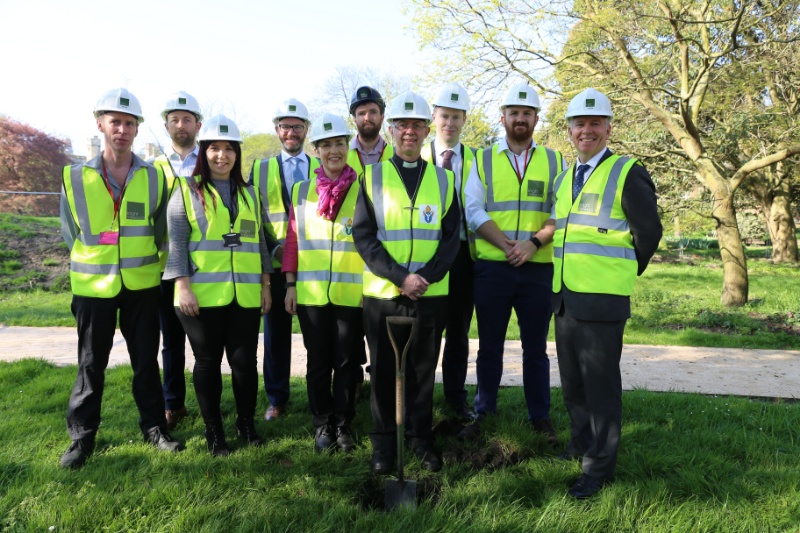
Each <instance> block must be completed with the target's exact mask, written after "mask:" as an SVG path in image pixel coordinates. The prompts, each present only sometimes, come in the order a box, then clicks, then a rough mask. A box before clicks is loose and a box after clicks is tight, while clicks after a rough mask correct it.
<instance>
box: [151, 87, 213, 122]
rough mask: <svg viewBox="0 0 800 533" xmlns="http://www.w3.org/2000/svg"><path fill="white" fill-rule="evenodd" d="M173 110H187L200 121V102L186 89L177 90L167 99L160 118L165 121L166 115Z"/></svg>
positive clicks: (201, 116) (201, 115)
mask: <svg viewBox="0 0 800 533" xmlns="http://www.w3.org/2000/svg"><path fill="white" fill-rule="evenodd" d="M173 111H187V112H189V113H191V114H193V115H194V116H195V117H197V120H198V121H200V122H202V120H203V114H202V113H201V112H200V104H199V103H197V99H196V98H195V97H194V96H192V95H191V94H189V93H187V92H186V91H178V92H176V93H175V94H173V95H172V96H170V97H169V98H168V99H167V103H166V104H165V105H164V110H163V111H162V112H161V118H163V119H164V122H166V121H167V115H169V114H170V113H171V112H173Z"/></svg>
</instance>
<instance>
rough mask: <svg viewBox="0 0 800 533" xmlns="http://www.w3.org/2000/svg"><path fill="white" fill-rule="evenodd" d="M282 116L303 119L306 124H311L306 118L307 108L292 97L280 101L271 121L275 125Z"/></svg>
mask: <svg viewBox="0 0 800 533" xmlns="http://www.w3.org/2000/svg"><path fill="white" fill-rule="evenodd" d="M282 118H299V119H300V120H302V121H304V122H305V123H306V125H308V124H311V121H310V120H309V119H308V109H306V106H305V105H303V103H302V102H300V101H299V100H295V99H294V98H289V99H288V100H284V101H283V102H281V104H280V105H279V106H278V108H277V109H276V110H275V116H274V117H272V123H273V124H275V125H276V126H277V125H278V122H280V120H281V119H282Z"/></svg>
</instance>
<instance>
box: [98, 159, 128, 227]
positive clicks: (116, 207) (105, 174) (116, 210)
mask: <svg viewBox="0 0 800 533" xmlns="http://www.w3.org/2000/svg"><path fill="white" fill-rule="evenodd" d="M132 168H133V158H131V166H130V167H128V173H127V174H126V175H125V184H124V185H123V186H122V190H121V191H120V193H119V198H118V199H116V200H115V199H114V192H113V191H112V190H111V183H110V182H109V181H108V172H107V171H106V162H105V161H103V178H104V179H105V184H106V189H108V194H109V195H110V196H111V201H112V202H114V218H112V219H111V227H114V221H115V220H117V215H118V214H119V208H120V206H121V205H122V197H123V195H124V194H125V189H126V188H127V187H128V174H130V173H131V169H132Z"/></svg>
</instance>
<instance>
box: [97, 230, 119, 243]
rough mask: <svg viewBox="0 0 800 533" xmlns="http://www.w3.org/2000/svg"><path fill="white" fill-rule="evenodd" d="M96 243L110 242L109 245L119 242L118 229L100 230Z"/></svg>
mask: <svg viewBox="0 0 800 533" xmlns="http://www.w3.org/2000/svg"><path fill="white" fill-rule="evenodd" d="M97 243H98V244H111V245H116V244H119V232H118V231H101V232H100V240H99V241H98V242H97Z"/></svg>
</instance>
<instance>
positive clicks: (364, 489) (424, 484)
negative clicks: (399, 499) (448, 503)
mask: <svg viewBox="0 0 800 533" xmlns="http://www.w3.org/2000/svg"><path fill="white" fill-rule="evenodd" d="M406 478H407V479H411V478H409V477H408V476H406ZM387 479H396V477H395V476H389V477H387V476H374V475H373V476H370V477H369V478H368V479H367V480H366V481H365V482H364V484H362V485H361V487H359V490H358V496H357V500H358V504H359V505H360V506H361V509H362V510H364V511H385V510H386V488H385V486H386V480H387ZM414 481H415V482H416V484H417V505H419V504H420V503H422V502H425V503H427V504H429V505H431V506H432V507H433V506H435V505H436V504H438V503H439V499H440V498H441V493H442V481H441V479H440V478H439V476H424V477H421V478H420V479H414Z"/></svg>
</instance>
